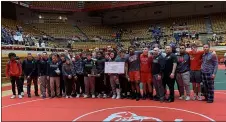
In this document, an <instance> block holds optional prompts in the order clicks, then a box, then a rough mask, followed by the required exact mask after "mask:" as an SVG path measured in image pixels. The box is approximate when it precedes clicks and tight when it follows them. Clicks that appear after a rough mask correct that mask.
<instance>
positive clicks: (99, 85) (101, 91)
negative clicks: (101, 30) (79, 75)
mask: <svg viewBox="0 0 226 122" xmlns="http://www.w3.org/2000/svg"><path fill="white" fill-rule="evenodd" d="M104 65H105V59H104V57H103V54H102V53H101V52H97V60H96V68H97V73H98V76H97V77H96V84H95V85H96V86H95V88H96V92H97V94H98V96H97V97H98V98H101V97H103V98H107V95H106V85H105V83H104Z"/></svg>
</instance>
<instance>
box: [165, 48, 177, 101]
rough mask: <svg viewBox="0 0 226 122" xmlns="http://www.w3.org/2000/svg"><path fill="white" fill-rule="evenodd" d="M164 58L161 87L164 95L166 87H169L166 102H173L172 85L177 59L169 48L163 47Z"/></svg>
mask: <svg viewBox="0 0 226 122" xmlns="http://www.w3.org/2000/svg"><path fill="white" fill-rule="evenodd" d="M165 51H166V57H165V68H164V72H163V73H164V75H163V76H164V77H163V87H164V89H165V94H166V85H167V86H168V87H169V91H170V95H169V98H168V99H167V102H174V84H175V71H176V67H177V57H176V55H175V54H174V53H173V52H172V47H171V46H169V45H168V46H166V47H165Z"/></svg>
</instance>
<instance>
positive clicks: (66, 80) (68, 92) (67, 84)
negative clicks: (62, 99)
mask: <svg viewBox="0 0 226 122" xmlns="http://www.w3.org/2000/svg"><path fill="white" fill-rule="evenodd" d="M64 84H65V90H66V95H67V96H71V93H72V84H73V78H71V79H69V78H68V77H67V76H64Z"/></svg>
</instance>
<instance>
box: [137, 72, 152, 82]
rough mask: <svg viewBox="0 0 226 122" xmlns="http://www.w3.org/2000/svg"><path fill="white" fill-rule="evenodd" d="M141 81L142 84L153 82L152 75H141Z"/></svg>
mask: <svg viewBox="0 0 226 122" xmlns="http://www.w3.org/2000/svg"><path fill="white" fill-rule="evenodd" d="M140 80H141V82H142V83H150V82H151V81H152V76H151V73H140Z"/></svg>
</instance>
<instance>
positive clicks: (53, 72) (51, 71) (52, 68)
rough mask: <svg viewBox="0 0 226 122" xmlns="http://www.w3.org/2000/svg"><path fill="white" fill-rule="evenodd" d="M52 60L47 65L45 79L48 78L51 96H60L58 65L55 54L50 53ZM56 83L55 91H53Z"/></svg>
mask: <svg viewBox="0 0 226 122" xmlns="http://www.w3.org/2000/svg"><path fill="white" fill-rule="evenodd" d="M51 60H52V61H51V62H49V64H48V66H47V80H50V91H51V98H54V97H55V96H56V97H58V98H60V97H61V96H60V74H61V71H60V69H59V68H60V66H59V62H58V58H57V54H52V59H51ZM55 84H56V93H55Z"/></svg>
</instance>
